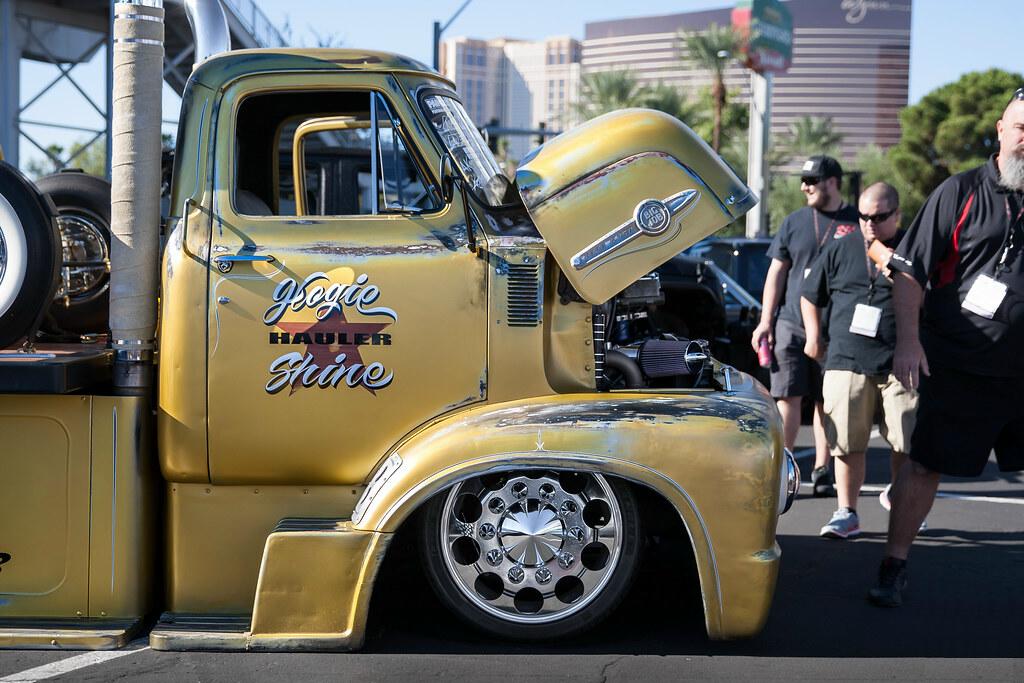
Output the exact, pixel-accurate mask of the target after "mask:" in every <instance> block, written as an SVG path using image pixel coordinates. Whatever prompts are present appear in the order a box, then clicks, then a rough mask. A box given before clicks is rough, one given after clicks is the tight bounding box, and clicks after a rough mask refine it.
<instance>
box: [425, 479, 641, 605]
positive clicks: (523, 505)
mask: <svg viewBox="0 0 1024 683" xmlns="http://www.w3.org/2000/svg"><path fill="white" fill-rule="evenodd" d="M439 521H440V524H439V525H438V526H439V528H438V529H436V530H435V532H434V533H438V534H439V539H438V540H439V542H440V548H439V549H440V555H441V558H442V559H443V563H444V567H445V569H446V570H447V574H448V575H449V576H450V578H451V579H452V581H453V583H454V584H455V586H456V587H457V589H458V591H459V592H460V593H461V594H462V595H463V596H465V598H466V599H468V600H469V602H470V603H472V604H473V605H474V606H476V607H477V608H479V609H480V610H483V611H484V612H485V613H487V614H489V615H491V616H492V617H496V618H497V619H499V620H501V621H503V622H513V623H516V624H545V623H549V622H552V621H555V620H561V619H563V618H565V617H568V616H570V615H572V614H574V613H577V612H580V611H581V610H583V609H584V608H586V607H587V606H588V605H589V604H590V603H591V602H593V601H594V600H595V599H596V598H597V597H598V596H599V595H601V593H602V591H603V590H604V589H605V587H606V586H607V585H608V583H609V580H610V579H611V578H612V576H613V575H614V574H615V571H616V567H617V566H618V565H619V562H620V557H621V555H622V550H623V541H624V533H623V514H622V510H621V507H620V504H619V500H618V497H617V496H616V493H615V491H614V490H613V488H612V486H611V485H610V484H609V483H608V481H607V480H606V479H605V478H604V477H603V476H601V475H599V474H587V473H577V472H553V471H531V472H516V473H508V474H495V475H488V476H483V477H477V478H474V479H470V480H468V481H466V482H463V483H461V484H458V485H456V486H455V487H454V488H452V490H451V492H450V493H449V494H448V496H447V498H446V499H445V501H444V506H443V508H442V510H441V514H440V520H439ZM633 542H634V543H635V539H634V541H633ZM631 569H632V567H630V570H631Z"/></svg>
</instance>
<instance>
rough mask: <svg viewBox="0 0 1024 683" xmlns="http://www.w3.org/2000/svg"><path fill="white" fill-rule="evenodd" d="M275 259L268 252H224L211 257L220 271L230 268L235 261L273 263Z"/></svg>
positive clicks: (224, 271)
mask: <svg viewBox="0 0 1024 683" xmlns="http://www.w3.org/2000/svg"><path fill="white" fill-rule="evenodd" d="M275 260H276V259H275V258H274V257H273V256H271V255H270V254H225V255H223V256H217V257H215V258H214V259H213V261H214V263H216V264H217V270H219V271H220V272H222V273H226V272H228V271H230V270H231V267H232V266H233V265H234V264H236V263H255V262H257V261H258V262H262V263H273V262H274V261H275Z"/></svg>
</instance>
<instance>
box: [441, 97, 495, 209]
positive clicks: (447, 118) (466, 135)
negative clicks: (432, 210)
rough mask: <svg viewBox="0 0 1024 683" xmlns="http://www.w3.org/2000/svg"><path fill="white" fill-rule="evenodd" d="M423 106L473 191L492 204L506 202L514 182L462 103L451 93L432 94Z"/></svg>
mask: <svg viewBox="0 0 1024 683" xmlns="http://www.w3.org/2000/svg"><path fill="white" fill-rule="evenodd" d="M423 106H424V108H425V110H426V114H427V118H429V119H430V125H432V126H433V127H434V131H435V132H436V133H437V136H438V138H440V140H441V143H442V144H443V145H444V146H445V148H446V149H447V150H448V152H450V153H451V155H452V158H453V159H454V160H455V164H456V165H457V166H458V167H459V170H460V171H461V172H462V175H463V176H464V177H465V178H466V182H467V183H469V185H470V187H472V188H473V190H474V194H476V196H477V197H478V198H480V199H481V200H483V201H484V202H486V203H487V204H488V205H490V206H501V205H502V204H503V203H505V195H506V194H507V193H508V191H509V188H510V187H511V186H512V183H511V182H510V181H509V179H508V178H507V177H505V174H504V173H502V171H501V167H500V166H498V162H497V161H495V159H494V155H493V154H491V150H489V149H488V148H487V145H486V144H484V140H483V138H482V137H481V136H480V133H479V132H478V131H477V129H476V127H474V126H473V122H472V121H471V120H470V119H469V115H468V114H466V110H465V109H463V108H462V104H461V103H460V102H459V101H458V100H456V99H454V98H452V97H448V96H445V95H437V94H433V95H427V96H426V97H424V98H423Z"/></svg>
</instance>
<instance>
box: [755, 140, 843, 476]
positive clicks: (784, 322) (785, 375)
mask: <svg viewBox="0 0 1024 683" xmlns="http://www.w3.org/2000/svg"><path fill="white" fill-rule="evenodd" d="M842 177H843V169H842V167H841V166H840V165H839V162H838V161H836V160H835V159H833V158H832V157H829V156H822V155H819V156H813V157H811V158H810V159H808V160H807V161H806V162H805V163H804V165H803V167H802V169H801V175H800V189H801V191H803V193H804V194H805V195H806V197H807V206H805V207H804V208H802V209H799V210H798V211H794V212H793V213H791V214H790V215H788V216H786V219H785V220H784V221H782V226H781V227H780V228H779V232H778V233H777V234H776V235H775V239H774V240H772V244H771V246H770V247H769V248H768V255H769V256H771V257H772V262H771V265H770V266H769V267H768V274H767V275H766V276H765V283H764V295H763V301H762V307H761V322H760V323H759V324H758V326H757V327H756V328H755V329H754V333H753V335H752V336H751V339H750V343H751V346H753V347H754V351H757V350H758V347H759V346H760V345H761V344H762V342H765V343H767V344H768V345H769V347H771V348H772V349H773V351H774V359H773V362H772V365H771V385H772V386H771V392H772V396H773V397H774V398H775V404H776V405H777V406H778V408H779V413H780V414H781V415H782V424H783V441H784V442H785V446H786V448H788V449H790V450H793V445H794V443H795V442H796V434H797V431H799V429H800V401H801V399H802V398H803V397H804V396H809V397H811V399H812V400H813V401H814V445H815V458H814V470H813V471H812V472H811V483H812V485H813V491H814V495H816V496H822V495H829V494H830V493H831V490H832V485H831V481H830V479H831V478H830V476H829V469H828V464H829V455H828V445H827V444H826V441H825V429H824V423H823V418H824V413H823V412H822V396H821V367H820V365H819V364H818V362H817V361H815V360H812V359H810V358H808V357H807V356H806V355H804V344H805V343H806V338H805V336H804V326H803V320H802V319H801V316H800V288H801V287H802V286H803V281H804V278H805V277H806V276H807V273H809V272H810V270H811V266H813V265H814V261H815V259H817V257H818V253H819V252H820V251H821V248H822V246H823V245H825V244H828V243H829V242H830V241H832V240H833V239H836V238H839V237H842V236H843V235H846V234H848V233H851V232H854V231H856V230H857V211H856V210H855V209H854V208H853V207H852V206H847V205H845V204H844V203H843V196H842V194H841V193H840V190H841V188H842ZM780 304H781V305H780Z"/></svg>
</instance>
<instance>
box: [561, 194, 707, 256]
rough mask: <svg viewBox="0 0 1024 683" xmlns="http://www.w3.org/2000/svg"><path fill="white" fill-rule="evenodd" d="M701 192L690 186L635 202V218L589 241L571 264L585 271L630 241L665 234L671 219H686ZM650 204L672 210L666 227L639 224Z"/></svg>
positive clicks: (698, 199) (669, 211)
mask: <svg viewBox="0 0 1024 683" xmlns="http://www.w3.org/2000/svg"><path fill="white" fill-rule="evenodd" d="M700 198H701V193H700V190H695V189H689V190H683V191H682V192H679V193H678V194H674V195H672V196H670V197H667V198H666V199H664V200H658V199H645V200H643V201H641V202H640V203H639V204H637V205H636V208H635V209H634V211H633V218H632V219H630V220H628V221H626V222H625V223H623V224H622V225H620V226H619V227H617V228H615V229H614V230H612V231H610V232H608V233H606V234H605V235H604V236H602V237H599V238H598V239H597V240H595V241H594V242H592V243H591V244H589V245H588V246H587V247H585V248H584V249H583V250H582V251H580V252H579V253H578V254H576V255H575V256H573V257H572V261H571V263H572V267H573V268H575V269H576V270H583V269H584V268H586V267H587V266H589V265H591V264H593V263H594V262H595V261H598V260H600V259H602V258H604V257H605V256H607V255H608V254H610V253H611V252H613V251H616V250H618V249H620V248H622V247H623V246H625V245H626V244H629V243H630V242H632V241H633V240H635V239H636V238H637V237H640V236H641V235H647V236H651V237H656V236H659V235H661V234H662V233H664V232H665V231H666V230H667V229H668V227H669V225H671V223H672V221H675V220H681V219H683V218H685V217H686V216H687V215H688V214H689V213H690V212H691V211H693V209H694V207H695V206H696V205H697V202H699V201H700ZM650 203H659V204H662V205H663V206H664V208H665V209H666V210H667V211H668V213H669V218H668V221H667V222H665V225H664V227H662V228H661V229H659V230H657V231H652V230H649V229H647V230H645V229H644V228H643V227H642V226H641V225H640V224H639V223H638V220H639V211H640V209H641V208H642V207H644V206H645V205H647V204H650Z"/></svg>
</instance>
